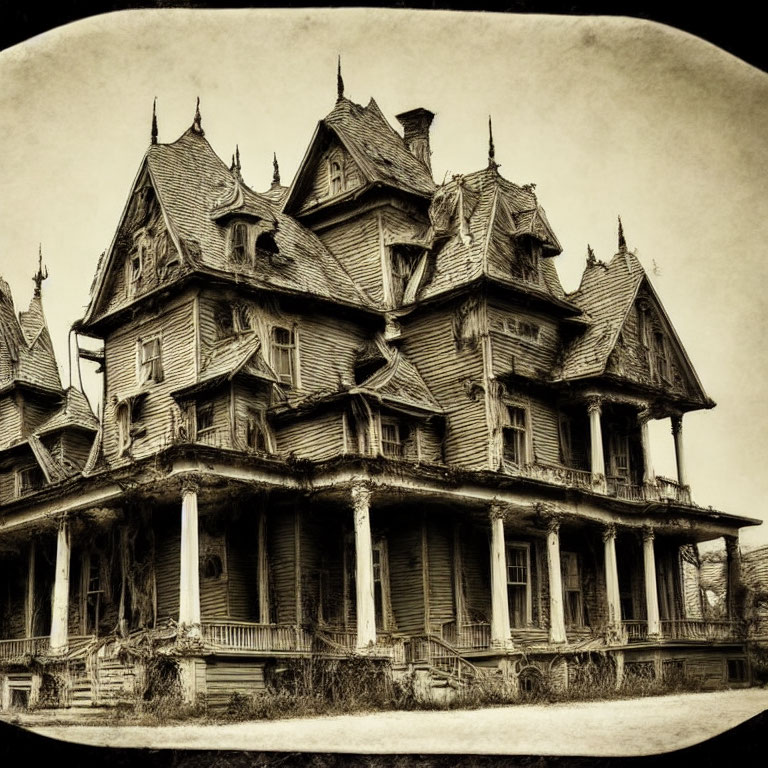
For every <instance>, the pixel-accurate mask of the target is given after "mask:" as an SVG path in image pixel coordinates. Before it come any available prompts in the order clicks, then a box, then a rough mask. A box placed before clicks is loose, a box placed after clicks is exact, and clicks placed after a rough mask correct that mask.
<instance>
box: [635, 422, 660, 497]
mask: <svg viewBox="0 0 768 768" xmlns="http://www.w3.org/2000/svg"><path fill="white" fill-rule="evenodd" d="M637 420H638V422H639V423H640V443H641V445H642V448H643V485H655V484H656V473H655V472H654V471H653V461H652V460H651V435H650V431H649V429H648V421H649V420H650V418H649V417H648V416H647V415H646V414H644V413H643V414H640V415H639V416H638V417H637Z"/></svg>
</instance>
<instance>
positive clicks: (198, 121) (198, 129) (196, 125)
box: [192, 96, 205, 136]
mask: <svg viewBox="0 0 768 768" xmlns="http://www.w3.org/2000/svg"><path fill="white" fill-rule="evenodd" d="M192 130H193V131H195V133H199V134H200V135H201V136H205V131H204V130H203V119H202V117H200V97H199V96H198V97H197V105H196V106H195V119H194V121H193V122H192Z"/></svg>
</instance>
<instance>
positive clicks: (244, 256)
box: [229, 221, 248, 264]
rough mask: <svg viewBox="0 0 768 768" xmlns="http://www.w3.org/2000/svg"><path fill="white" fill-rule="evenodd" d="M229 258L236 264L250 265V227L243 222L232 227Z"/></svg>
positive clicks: (237, 222)
mask: <svg viewBox="0 0 768 768" xmlns="http://www.w3.org/2000/svg"><path fill="white" fill-rule="evenodd" d="M229 258H230V260H231V261H232V263H234V264H247V263H248V226H247V224H245V223H244V222H242V221H236V222H235V223H234V224H233V225H232V235H231V241H230V250H229Z"/></svg>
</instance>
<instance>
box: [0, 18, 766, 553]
mask: <svg viewBox="0 0 768 768" xmlns="http://www.w3.org/2000/svg"><path fill="white" fill-rule="evenodd" d="M337 53H341V56H342V67H343V76H344V82H345V85H346V95H347V96H348V97H349V98H351V99H352V100H353V101H356V102H358V103H361V104H366V103H367V102H368V100H369V98H370V97H371V96H373V97H374V98H375V99H376V101H377V102H378V104H379V106H380V107H381V109H382V110H383V112H384V114H385V115H386V116H387V118H388V119H390V121H391V122H392V123H393V124H396V121H395V120H394V115H395V114H397V113H399V112H401V111H404V110H406V109H411V108H414V107H419V106H423V107H427V108H429V109H431V110H432V111H433V112H435V113H436V118H435V120H434V122H433V125H432V133H431V137H432V152H433V154H432V165H433V169H434V176H435V179H436V181H438V182H440V181H442V179H443V178H450V176H451V175H452V174H454V173H464V172H469V171H473V170H476V169H478V168H480V167H483V166H484V165H485V164H486V158H487V120H488V115H489V114H492V115H493V126H494V139H495V144H496V159H497V161H498V162H500V163H501V169H500V171H501V173H502V175H504V176H505V177H506V178H508V179H510V180H512V181H515V182H517V183H519V184H523V183H528V182H535V183H536V185H537V188H536V192H537V195H538V197H539V201H540V202H541V204H542V205H543V206H544V208H545V209H546V211H547V214H548V218H549V220H550V222H551V224H552V226H553V228H554V230H555V232H556V233H557V235H558V238H559V239H560V242H561V243H562V245H563V249H564V251H563V253H562V255H560V256H558V257H557V259H556V264H557V266H558V270H559V273H560V276H561V280H562V282H563V284H564V287H565V288H566V290H573V289H575V288H576V287H577V285H578V279H579V276H580V274H581V271H582V269H583V267H584V260H585V254H586V246H587V243H590V244H591V245H592V246H593V248H594V249H595V251H596V254H597V257H598V258H599V259H603V260H608V259H609V258H610V257H611V256H612V255H613V253H614V252H615V250H616V216H617V214H621V216H622V220H623V222H624V228H625V232H626V235H627V240H628V244H629V247H630V248H631V249H636V251H637V255H638V256H639V258H640V260H641V262H642V263H643V265H644V266H645V268H646V270H647V271H648V272H649V274H650V276H651V280H652V282H653V284H654V286H655V287H656V289H657V291H658V293H659V295H660V297H661V299H662V302H663V303H664V305H665V307H666V309H667V311H668V313H669V314H670V317H671V319H672V322H673V323H674V325H675V327H676V329H677V331H678V334H679V335H680V337H681V339H682V341H683V344H684V345H685V347H686V349H687V351H688V354H689V356H690V358H691V360H692V362H693V364H694V366H695V368H696V369H697V371H698V373H699V376H700V378H701V380H702V383H703V385H704V388H705V389H706V391H707V392H708V394H709V395H710V396H711V397H712V398H713V399H714V400H715V401H716V402H717V403H718V405H717V407H716V408H715V409H714V410H712V411H702V412H697V413H693V414H688V415H687V416H686V417H685V420H684V432H685V435H684V439H685V450H686V454H687V465H688V474H689V478H690V483H691V487H692V493H693V497H694V500H695V501H697V502H698V503H699V504H701V505H703V506H709V505H712V506H713V507H715V508H717V509H720V510H723V511H726V512H732V513H735V514H743V515H748V516H752V517H760V518H763V519H768V507H767V506H766V503H765V499H766V497H768V472H766V471H765V467H766V464H767V463H768V441H767V440H766V433H767V432H768V416H767V414H768V409H766V406H765V397H766V391H767V390H768V387H767V386H766V378H767V377H768V356H767V353H766V344H765V337H764V332H765V322H766V317H767V316H768V311H767V310H768V306H767V305H768V299H767V298H766V286H768V259H766V254H765V250H766V243H767V242H768V197H767V196H766V184H765V170H766V168H768V132H766V130H765V126H766V125H768V74H765V73H763V72H761V71H760V70H757V69H754V68H753V67H750V66H749V65H747V64H745V63H743V62H742V61H740V60H739V59H736V58H735V57H733V56H731V55H730V54H728V53H725V52H723V51H721V50H719V49H717V48H716V47H714V46H712V45H711V44H709V43H707V42H704V41H703V40H699V39H697V38H695V37H692V36H690V35H688V34H686V33H683V32H678V31H676V30H673V29H671V28H669V27H664V26H661V25H658V24H654V23H650V22H643V21H639V20H635V19H623V18H601V17H588V18H579V17H558V16H533V15H526V16H516V15H501V14H482V13H477V14H469V13H453V12H429V11H424V12H421V11H402V10H392V9H390V10H381V9H343V10H318V9H312V10H287V9H281V10H233V11H223V10H186V9H169V10H160V11H158V10H152V11H122V12H118V13H112V14H107V15H104V16H100V17H96V18H91V19H87V20H84V21H80V22H76V23H74V24H71V25H68V26H66V27H61V28H58V29H55V30H52V31H50V32H48V33H45V34H43V35H41V36H39V37H36V38H34V39H32V40H29V41H27V42H25V43H23V44H21V45H19V46H16V47H14V48H10V49H7V50H5V51H3V52H0V135H2V137H3V147H2V151H1V152H0V205H1V206H2V207H1V208H0V210H1V211H2V214H1V215H0V275H2V276H3V277H4V278H5V279H6V280H7V281H8V282H9V283H10V285H11V288H12V290H13V294H14V298H15V301H16V307H17V309H25V308H26V305H27V304H28V303H29V300H30V297H31V295H32V287H33V285H32V281H31V279H30V278H31V277H32V274H33V273H34V271H35V268H36V259H37V248H38V243H39V242H42V244H43V253H44V258H45V262H46V264H47V265H48V268H49V270H50V278H49V279H48V280H47V281H46V282H45V283H44V286H43V297H44V304H45V309H46V313H47V317H48V323H49V326H50V329H51V333H52V336H53V340H54V345H55V347H56V352H57V356H58V359H59V365H60V369H61V373H62V379H63V381H64V383H65V386H66V383H67V381H68V366H67V331H68V329H69V326H70V325H71V324H72V322H73V321H74V320H76V319H77V318H79V317H81V316H82V314H83V312H84V309H85V306H86V304H87V302H88V290H89V287H90V284H91V280H92V278H93V274H94V271H95V268H96V262H97V259H98V257H99V254H100V253H101V252H102V251H103V250H104V249H105V248H107V247H108V246H109V243H110V240H111V238H112V235H113V234H114V230H115V228H116V226H117V224H118V220H119V217H120V214H121V211H122V209H123V206H124V204H125V201H126V198H127V195H128V193H129V191H130V188H131V185H132V182H133V179H134V176H135V174H136V172H137V171H138V168H139V165H140V163H141V160H142V157H143V154H144V152H145V151H146V149H147V147H148V145H149V138H150V118H151V111H152V99H153V98H154V97H155V96H156V97H157V103H158V122H159V132H160V141H161V142H170V141H173V140H175V139H176V138H178V136H179V135H180V134H181V133H183V132H184V131H185V130H186V129H187V128H188V127H189V125H190V124H191V122H192V116H193V113H194V107H195V98H196V97H197V96H199V97H200V100H201V111H202V116H203V127H204V129H205V132H206V137H207V138H208V140H209V141H210V143H211V144H212V146H213V148H214V149H215V150H216V151H217V152H218V154H219V155H220V156H221V157H222V158H224V159H225V160H226V161H227V162H228V161H229V158H230V156H231V154H232V152H233V151H234V147H235V144H236V143H239V146H240V152H241V156H242V165H243V176H244V178H245V181H246V182H247V183H248V184H249V185H251V186H252V187H254V188H255V189H256V190H258V191H263V190H265V189H267V188H268V186H269V182H270V180H271V174H272V152H273V151H275V152H277V156H278V159H279V161H280V169H281V173H282V180H283V183H284V184H288V183H290V181H291V179H292V178H293V175H294V173H295V171H296V169H297V167H298V164H299V162H300V160H301V158H302V156H303V153H304V151H305V149H306V147H307V144H308V142H309V139H310V137H311V135H312V131H313V130H314V127H315V124H316V122H317V120H318V119H320V118H321V117H323V116H324V115H326V114H327V113H328V112H329V111H330V110H331V109H332V107H333V104H334V101H335V96H336V73H335V68H336V55H337ZM93 368H94V366H93V364H91V363H88V362H83V376H84V378H85V381H86V389H87V391H88V392H89V394H90V395H91V398H92V400H95V399H97V397H98V392H99V390H100V386H99V383H98V380H97V379H96V378H95V377H94V375H93ZM73 380H74V381H75V382H77V372H76V370H75V371H74V372H73ZM652 437H653V446H654V465H655V469H656V472H657V473H658V474H662V475H666V476H670V477H675V470H674V453H673V445H672V437H671V434H670V431H669V422H668V421H663V422H658V423H654V424H653V425H652ZM762 528H764V529H765V530H762V529H760V528H758V529H747V530H745V531H742V541H743V542H744V543H745V544H747V545H753V544H758V543H766V542H768V526H762Z"/></svg>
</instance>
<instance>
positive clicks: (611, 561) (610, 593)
mask: <svg viewBox="0 0 768 768" xmlns="http://www.w3.org/2000/svg"><path fill="white" fill-rule="evenodd" d="M603 545H604V551H605V596H606V601H607V604H608V627H609V630H610V631H611V632H617V631H620V630H621V592H620V590H619V571H618V567H617V564H616V526H615V525H613V523H611V524H609V525H606V526H605V528H604V529H603Z"/></svg>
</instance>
